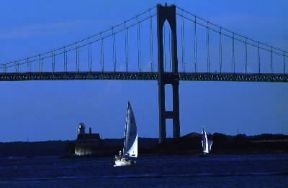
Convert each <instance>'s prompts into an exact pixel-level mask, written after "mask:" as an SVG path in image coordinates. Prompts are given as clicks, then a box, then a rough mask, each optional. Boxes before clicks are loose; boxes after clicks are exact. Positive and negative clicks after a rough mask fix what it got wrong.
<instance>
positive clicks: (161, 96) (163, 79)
mask: <svg viewBox="0 0 288 188" xmlns="http://www.w3.org/2000/svg"><path fill="white" fill-rule="evenodd" d="M166 21H167V22H168V23H169V25H170V29H171V43H172V44H171V59H172V72H165V71H164V61H163V54H164V53H163V26H164V23H165V22H166ZM157 39H158V75H159V77H158V105H159V143H162V142H164V141H165V139H166V119H172V120H173V138H179V137H180V120H179V75H178V58H177V34H176V7H175V5H172V6H167V5H165V6H162V5H157ZM166 84H171V85H172V92H173V108H172V111H166V107H165V85H166Z"/></svg>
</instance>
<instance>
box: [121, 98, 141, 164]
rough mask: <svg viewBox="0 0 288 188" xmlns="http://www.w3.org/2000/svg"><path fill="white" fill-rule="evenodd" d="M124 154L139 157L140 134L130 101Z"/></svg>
mask: <svg viewBox="0 0 288 188" xmlns="http://www.w3.org/2000/svg"><path fill="white" fill-rule="evenodd" d="M123 154H124V156H127V157H132V158H133V157H135V158H136V157H138V134H137V126H136V121H135V117H134V113H133V110H132V107H131V105H130V103H129V102H128V106H127V114H126V123H125V131H124V147H123Z"/></svg>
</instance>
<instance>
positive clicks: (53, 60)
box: [30, 51, 56, 73]
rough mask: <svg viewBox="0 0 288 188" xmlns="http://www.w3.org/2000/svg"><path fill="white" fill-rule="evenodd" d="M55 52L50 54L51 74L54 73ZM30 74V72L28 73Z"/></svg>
mask: <svg viewBox="0 0 288 188" xmlns="http://www.w3.org/2000/svg"><path fill="white" fill-rule="evenodd" d="M55 60H56V59H55V52H54V51H53V52H52V72H53V73H54V72H55ZM30 72H31V71H30Z"/></svg>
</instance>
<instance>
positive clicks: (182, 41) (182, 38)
mask: <svg viewBox="0 0 288 188" xmlns="http://www.w3.org/2000/svg"><path fill="white" fill-rule="evenodd" d="M184 29H185V28H184V18H183V17H182V25H181V50H182V51H181V52H182V54H181V58H182V62H181V63H182V69H183V72H185V62H184V61H185V49H184V48H185V42H184V41H185V38H184ZM169 43H170V42H169ZM171 59H172V58H171Z"/></svg>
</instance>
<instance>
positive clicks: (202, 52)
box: [0, 5, 288, 142]
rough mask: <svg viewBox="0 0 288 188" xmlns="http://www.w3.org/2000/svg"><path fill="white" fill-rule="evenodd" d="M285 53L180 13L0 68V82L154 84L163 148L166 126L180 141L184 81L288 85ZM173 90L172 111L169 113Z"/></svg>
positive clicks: (147, 14) (149, 14) (136, 20)
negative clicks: (170, 124) (169, 88)
mask: <svg viewBox="0 0 288 188" xmlns="http://www.w3.org/2000/svg"><path fill="white" fill-rule="evenodd" d="M287 57H288V52H287V51H285V50H283V49H280V48H278V47H275V46H272V45H269V44H266V43H263V42H260V41H257V40H254V39H252V38H249V37H247V36H244V35H242V34H239V33H237V32H233V31H231V30H229V29H227V28H225V27H222V26H220V25H218V24H215V23H212V22H210V21H208V20H206V19H204V18H201V17H198V16H196V15H194V14H192V13H190V12H189V11H187V10H185V9H183V8H181V7H178V6H175V5H171V6H167V5H165V6H162V5H157V6H156V7H153V8H150V9H148V10H146V11H144V12H142V13H141V14H138V15H136V16H134V17H132V18H131V19H128V20H126V21H124V22H122V23H120V24H118V25H115V26H113V27H110V28H109V29H107V30H105V31H102V32H99V33H97V34H95V35H91V36H89V37H87V38H84V39H82V40H78V41H75V42H73V43H71V44H67V45H64V46H62V47H59V48H55V49H51V50H50V51H47V52H43V53H39V54H36V55H33V56H29V57H25V58H22V59H18V60H14V61H11V62H5V63H2V64H0V81H28V80H157V81H158V103H159V142H163V141H164V140H165V138H166V120H167V119H172V120H173V137H174V138H178V137H179V136H180V122H179V81H244V82H288V67H287V66H288V63H287V59H288V58H287ZM167 84H169V85H172V92H173V109H172V110H171V111H167V110H166V108H165V85H167Z"/></svg>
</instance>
